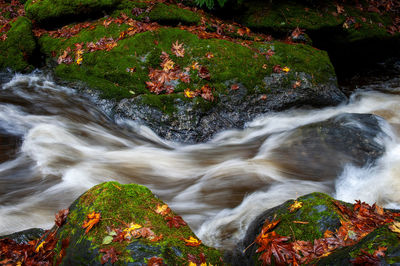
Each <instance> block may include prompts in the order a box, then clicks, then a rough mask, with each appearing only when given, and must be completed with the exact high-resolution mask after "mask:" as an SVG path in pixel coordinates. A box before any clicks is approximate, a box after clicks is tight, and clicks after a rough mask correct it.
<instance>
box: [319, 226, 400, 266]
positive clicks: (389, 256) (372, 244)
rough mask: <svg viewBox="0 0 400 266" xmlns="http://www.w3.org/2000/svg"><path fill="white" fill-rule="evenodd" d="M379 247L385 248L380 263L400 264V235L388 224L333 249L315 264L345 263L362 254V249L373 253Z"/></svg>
mask: <svg viewBox="0 0 400 266" xmlns="http://www.w3.org/2000/svg"><path fill="white" fill-rule="evenodd" d="M379 247H385V248H387V250H386V251H384V253H385V256H384V257H382V258H380V265H398V264H400V237H399V236H398V235H397V234H396V233H394V232H392V231H391V230H390V229H389V228H388V226H382V227H380V228H378V229H376V230H374V231H373V232H371V233H370V234H368V235H367V236H366V237H365V238H363V239H361V240H360V242H359V243H357V244H355V245H354V246H349V247H344V248H341V249H339V250H336V251H334V252H333V253H332V254H331V255H329V256H327V257H324V258H321V259H320V260H318V261H316V262H315V265H337V266H339V265H346V264H350V263H351V260H354V259H355V258H357V257H358V256H362V255H364V253H363V252H362V251H365V252H368V253H369V254H373V253H374V251H375V250H377V249H378V248H379Z"/></svg>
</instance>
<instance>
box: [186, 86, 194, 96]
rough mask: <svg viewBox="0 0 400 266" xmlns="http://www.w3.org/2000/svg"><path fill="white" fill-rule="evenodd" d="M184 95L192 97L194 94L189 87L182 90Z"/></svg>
mask: <svg viewBox="0 0 400 266" xmlns="http://www.w3.org/2000/svg"><path fill="white" fill-rule="evenodd" d="M184 93H185V96H186V97H188V98H193V97H194V96H195V94H194V91H191V90H190V89H189V88H188V89H186V90H185V91H184Z"/></svg>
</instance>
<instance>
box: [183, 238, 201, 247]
mask: <svg viewBox="0 0 400 266" xmlns="http://www.w3.org/2000/svg"><path fill="white" fill-rule="evenodd" d="M183 240H184V241H185V242H186V243H185V245H186V246H191V247H197V246H200V245H201V240H197V239H196V238H194V237H192V236H191V237H189V239H183Z"/></svg>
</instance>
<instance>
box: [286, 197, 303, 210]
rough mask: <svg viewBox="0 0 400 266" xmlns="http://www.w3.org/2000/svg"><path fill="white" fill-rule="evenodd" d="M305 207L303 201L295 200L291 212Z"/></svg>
mask: <svg viewBox="0 0 400 266" xmlns="http://www.w3.org/2000/svg"><path fill="white" fill-rule="evenodd" d="M301 207H303V202H300V201H297V200H295V201H294V202H293V204H292V205H290V206H289V212H295V211H297V210H298V209H300V208H301Z"/></svg>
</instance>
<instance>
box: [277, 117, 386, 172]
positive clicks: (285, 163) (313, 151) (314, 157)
mask: <svg viewBox="0 0 400 266" xmlns="http://www.w3.org/2000/svg"><path fill="white" fill-rule="evenodd" d="M383 123H386V122H385V121H384V119H382V118H381V117H379V116H376V115H372V114H350V113H345V114H341V115H338V116H335V117H333V118H330V119H328V120H325V121H322V122H317V123H313V124H308V125H305V126H301V127H299V128H296V129H294V130H292V132H290V133H289V135H287V136H286V137H285V139H284V140H283V141H282V144H281V145H279V147H276V148H275V149H273V150H272V151H271V157H272V158H273V161H274V162H275V163H276V164H279V165H280V166H281V167H282V168H283V169H285V171H286V173H289V174H293V175H294V176H296V177H297V178H307V179H308V180H310V179H314V180H322V179H323V180H334V179H335V178H336V177H337V176H338V175H339V174H340V173H341V172H342V171H343V167H344V166H345V165H354V166H358V167H363V166H366V165H368V164H373V163H374V162H375V161H376V159H378V158H379V157H381V156H382V155H383V153H384V152H385V145H384V139H385V138H388V136H387V135H386V134H385V133H384V132H383V131H382V128H381V125H383ZM289 156H290V158H291V159H290V160H285V158H288V157H289Z"/></svg>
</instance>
